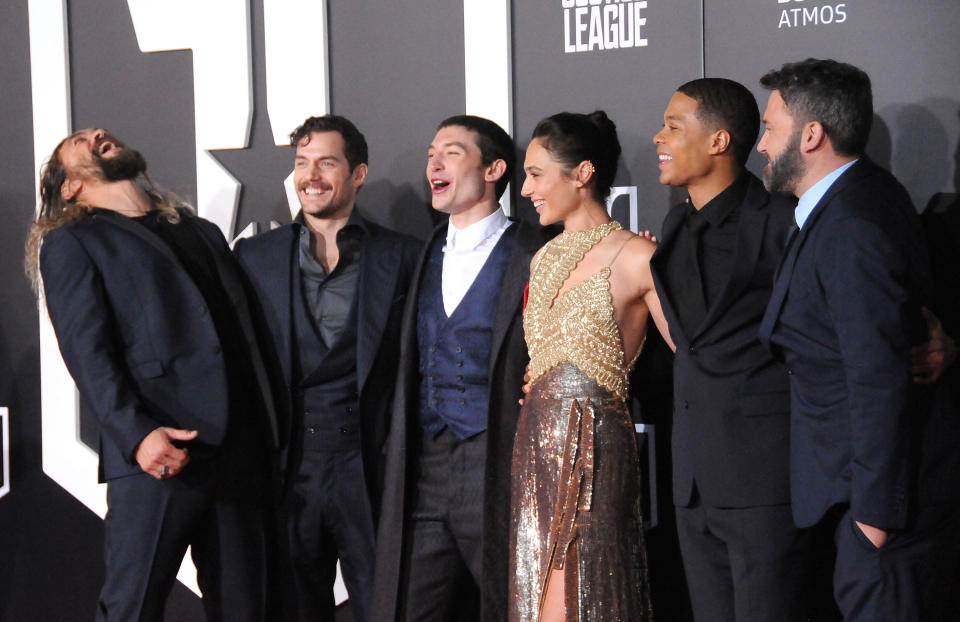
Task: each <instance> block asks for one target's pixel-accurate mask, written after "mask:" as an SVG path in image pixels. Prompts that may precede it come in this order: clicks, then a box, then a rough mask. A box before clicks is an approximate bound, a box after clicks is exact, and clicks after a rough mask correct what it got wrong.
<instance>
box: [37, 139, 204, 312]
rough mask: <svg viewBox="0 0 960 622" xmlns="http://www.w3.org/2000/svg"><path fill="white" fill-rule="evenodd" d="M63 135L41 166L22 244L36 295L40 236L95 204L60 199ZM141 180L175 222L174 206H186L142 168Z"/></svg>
mask: <svg viewBox="0 0 960 622" xmlns="http://www.w3.org/2000/svg"><path fill="white" fill-rule="evenodd" d="M66 141H67V139H66V138H64V139H63V140H61V141H60V144H58V145H57V148H56V149H54V150H53V153H52V154H51V155H50V159H49V160H47V163H46V164H45V165H44V166H43V169H42V172H41V174H40V205H39V206H38V208H37V213H36V218H35V219H34V221H33V223H31V225H30V232H29V234H28V235H27V241H26V244H24V260H23V264H24V271H25V272H26V274H27V278H28V279H30V284H31V285H32V286H33V290H34V292H35V293H37V294H38V295H39V294H40V264H39V255H40V245H41V244H42V243H43V238H44V237H46V235H47V234H48V233H49V232H51V231H53V230H54V229H56V228H58V227H62V226H64V225H68V224H70V223H72V222H75V221H77V220H80V219H82V218H86V217H87V216H88V215H89V214H90V212H91V210H93V209H94V208H96V207H97V206H96V205H87V204H85V203H82V202H80V201H77V200H76V199H71V200H67V199H64V198H63V195H62V194H61V193H60V189H61V188H62V187H63V183H64V182H65V181H66V180H67V168H66V167H65V166H64V165H63V160H62V159H61V158H60V149H61V148H62V147H63V145H64V143H66ZM142 178H143V179H142V181H140V180H138V184H139V185H140V187H141V188H142V189H143V190H144V192H146V193H147V196H149V197H150V201H151V202H152V203H153V209H154V210H160V211H161V212H163V214H164V217H165V218H166V219H167V220H168V221H170V222H178V221H179V220H180V213H179V212H178V211H177V208H178V207H180V208H187V209H190V207H189V206H188V205H187V204H186V203H185V202H184V201H181V200H180V199H179V198H177V197H176V196H175V195H173V194H172V193H166V192H161V191H160V190H158V189H157V188H156V186H155V185H154V184H153V181H151V179H150V177H149V176H147V173H146V171H144V172H143V174H142Z"/></svg>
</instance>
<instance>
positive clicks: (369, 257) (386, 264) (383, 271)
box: [357, 224, 400, 391]
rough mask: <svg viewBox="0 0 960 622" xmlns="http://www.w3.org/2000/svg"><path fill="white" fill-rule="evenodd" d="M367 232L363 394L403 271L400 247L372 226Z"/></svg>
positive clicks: (361, 328) (360, 304) (361, 316)
mask: <svg viewBox="0 0 960 622" xmlns="http://www.w3.org/2000/svg"><path fill="white" fill-rule="evenodd" d="M367 228H368V233H367V235H368V236H369V237H370V239H369V243H367V244H364V245H363V248H362V250H361V252H360V282H359V283H358V284H357V294H358V299H357V387H358V388H359V389H360V390H361V391H362V390H363V387H364V385H365V384H366V382H367V376H368V375H369V374H370V370H371V368H372V367H373V361H374V359H375V358H376V354H377V351H378V350H379V349H380V340H381V339H382V338H383V330H384V328H386V324H387V320H388V318H389V316H390V309H391V307H392V306H393V305H392V302H393V294H394V290H395V289H396V283H397V271H398V269H399V268H400V261H399V259H398V258H396V257H395V255H396V247H394V246H392V245H389V244H384V243H383V238H382V237H381V236H380V235H379V231H377V230H376V228H375V227H373V226H372V225H370V224H367Z"/></svg>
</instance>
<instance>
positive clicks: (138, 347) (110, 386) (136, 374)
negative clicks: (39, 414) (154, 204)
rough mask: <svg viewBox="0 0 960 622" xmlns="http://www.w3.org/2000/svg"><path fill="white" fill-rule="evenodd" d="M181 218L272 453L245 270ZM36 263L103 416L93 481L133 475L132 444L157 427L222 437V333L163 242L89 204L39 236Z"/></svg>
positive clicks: (69, 357) (212, 231)
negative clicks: (222, 301) (243, 367)
mask: <svg viewBox="0 0 960 622" xmlns="http://www.w3.org/2000/svg"><path fill="white" fill-rule="evenodd" d="M181 218H182V219H183V226H189V227H193V228H194V229H195V230H196V231H197V232H198V233H199V234H200V237H201V238H202V239H203V240H204V241H205V242H206V243H207V245H208V247H209V249H210V251H211V255H212V256H213V257H214V260H215V262H216V270H217V273H218V274H219V277H220V280H221V282H222V284H223V288H224V290H225V292H226V294H227V296H229V298H230V300H231V303H232V305H233V307H234V310H235V312H236V314H237V318H238V319H239V321H240V327H241V329H242V330H243V332H244V334H245V335H246V337H247V341H248V343H249V344H250V348H249V352H250V360H251V363H252V365H253V370H254V373H255V376H256V380H257V384H258V389H259V390H260V393H261V395H262V396H263V399H262V402H263V404H264V408H265V411H266V412H264V413H263V415H264V422H265V424H266V425H265V429H268V430H269V434H270V436H271V439H270V440H271V443H270V444H272V446H273V447H274V448H275V447H276V446H277V444H278V442H279V441H278V427H277V416H276V411H275V408H274V403H273V399H272V396H271V387H270V384H269V379H268V376H267V371H266V368H265V366H264V364H263V360H262V358H261V356H260V351H259V348H258V347H257V332H256V330H255V328H254V319H253V317H252V311H251V308H250V305H249V301H248V297H247V294H246V291H245V287H244V283H243V280H242V274H241V272H240V270H239V268H238V267H237V265H236V262H235V261H234V259H233V257H232V255H231V254H230V249H229V247H228V246H227V243H226V241H225V240H224V239H223V235H222V234H221V233H220V230H219V229H217V227H216V226H215V225H213V224H212V223H210V222H207V221H206V220H203V219H201V218H197V217H195V216H192V215H190V214H188V213H186V212H181ZM40 270H41V274H42V275H43V284H44V291H45V298H46V304H47V310H48V311H49V313H50V320H51V322H52V323H53V327H54V330H55V331H56V334H57V341H58V342H59V345H60V352H61V353H62V354H63V360H64V362H65V363H66V365H67V369H69V370H70V373H71V375H72V376H73V378H74V380H75V381H76V383H77V386H78V388H79V390H80V395H81V397H82V398H83V400H84V402H85V403H86V404H87V405H88V406H89V407H90V408H91V409H92V411H93V412H94V413H96V415H97V418H98V419H99V421H100V448H99V449H100V478H101V481H107V480H111V479H114V478H118V477H123V476H126V475H132V474H135V473H140V472H141V469H140V466H139V465H138V464H137V462H136V459H135V457H134V454H135V451H136V448H137V446H138V445H139V444H140V441H141V440H143V438H144V437H145V436H146V435H147V434H149V433H150V432H151V431H152V430H154V429H156V428H157V427H159V426H172V427H175V428H185V429H195V430H198V431H199V436H198V439H197V440H198V441H202V442H204V443H207V444H210V445H218V444H219V443H220V442H221V441H222V440H223V436H224V433H225V432H226V428H227V422H228V419H229V415H230V413H229V412H228V411H229V403H228V401H229V400H228V388H227V377H226V367H225V364H224V360H223V355H222V354H221V344H220V340H219V337H218V336H217V331H216V328H215V327H214V324H213V320H212V319H211V317H210V314H209V313H208V312H207V307H206V303H205V302H204V299H203V296H202V295H201V293H200V290H199V289H198V288H197V286H196V285H195V284H194V282H193V281H192V280H191V279H190V277H189V276H188V275H187V272H186V271H185V270H184V269H183V267H182V266H181V265H180V262H179V260H178V259H177V258H176V256H175V255H174V253H173V251H172V250H171V249H170V247H169V246H168V245H167V244H166V243H165V242H163V240H162V239H160V238H159V237H158V236H157V235H155V234H154V233H152V232H151V231H149V230H148V229H147V228H146V227H144V226H142V225H140V224H139V223H136V222H134V221H133V220H131V219H129V218H127V217H126V216H122V215H120V214H118V213H116V212H113V211H109V210H94V211H93V213H92V214H91V215H90V216H87V217H85V218H83V219H81V220H79V221H76V222H73V223H71V224H68V225H65V226H63V227H60V228H58V229H54V230H53V231H51V232H50V233H48V234H47V236H46V238H45V239H44V242H43V246H42V248H41V251H40ZM188 468H189V467H188Z"/></svg>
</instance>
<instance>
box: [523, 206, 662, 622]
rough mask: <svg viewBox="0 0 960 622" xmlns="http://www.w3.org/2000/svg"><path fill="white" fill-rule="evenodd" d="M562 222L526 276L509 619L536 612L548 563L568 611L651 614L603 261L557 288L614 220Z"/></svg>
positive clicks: (596, 618) (632, 616)
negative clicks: (526, 380) (576, 225)
mask: <svg viewBox="0 0 960 622" xmlns="http://www.w3.org/2000/svg"><path fill="white" fill-rule="evenodd" d="M619 228H620V225H619V224H618V223H616V222H611V223H609V224H606V225H601V226H599V227H594V228H592V229H588V230H587V231H581V232H564V233H562V234H560V235H559V236H558V237H557V238H555V239H554V240H553V241H551V242H549V243H548V244H547V245H546V246H545V247H544V249H543V251H542V252H541V253H540V256H539V257H538V260H537V263H536V265H535V266H534V268H533V270H532V273H531V275H530V291H529V295H528V300H527V306H526V309H525V311H524V321H523V326H524V332H525V334H526V340H527V348H528V349H529V351H530V373H531V391H530V393H529V394H528V395H527V397H526V398H525V400H524V405H523V409H522V410H521V411H520V418H519V421H518V423H517V435H516V440H515V442H514V450H513V466H512V469H513V473H512V490H511V526H510V527H511V528H510V555H511V560H510V620H511V621H512V622H536V621H537V620H538V619H539V614H540V609H541V606H542V598H543V594H544V588H545V587H546V582H547V579H548V578H549V570H550V569H551V568H554V569H559V568H565V571H564V585H565V589H564V592H565V597H566V610H567V620H571V621H573V620H580V621H583V622H601V621H607V620H611V621H612V620H622V621H644V620H649V619H650V604H649V603H650V599H649V590H648V586H647V565H646V552H645V548H644V543H643V530H642V518H641V514H640V484H639V464H638V460H637V447H636V440H635V436H634V431H633V423H632V421H631V419H630V414H629V413H628V411H627V408H626V397H627V373H628V370H629V368H630V367H631V366H632V363H633V361H632V359H633V358H635V357H632V358H631V361H630V362H629V363H628V362H626V361H625V357H624V352H623V343H622V339H621V336H620V330H619V328H618V327H617V324H616V321H615V320H614V317H613V305H612V301H611V298H610V282H609V276H610V268H609V267H605V268H603V269H602V270H600V271H599V272H597V273H595V274H593V275H592V276H590V277H589V278H587V279H586V280H584V281H582V282H579V283H577V284H576V285H574V286H573V287H572V288H571V289H570V290H569V291H567V292H564V294H563V295H562V296H559V297H558V296H557V294H558V292H559V291H560V288H561V286H562V285H563V283H564V281H565V280H566V279H567V277H568V276H569V274H570V272H571V271H572V270H573V268H574V267H575V266H576V264H577V263H578V262H579V261H580V259H581V258H582V257H583V255H584V254H586V252H587V251H588V250H589V249H590V248H592V246H593V245H594V244H596V243H597V242H598V241H599V240H600V239H602V238H603V237H604V236H606V235H607V234H609V233H610V231H613V230H616V229H619Z"/></svg>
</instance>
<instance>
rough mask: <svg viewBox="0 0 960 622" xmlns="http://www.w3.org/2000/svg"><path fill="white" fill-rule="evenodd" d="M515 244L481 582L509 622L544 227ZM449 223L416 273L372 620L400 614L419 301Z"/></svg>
mask: <svg viewBox="0 0 960 622" xmlns="http://www.w3.org/2000/svg"><path fill="white" fill-rule="evenodd" d="M517 226H518V227H519V228H518V229H517V233H516V237H515V238H514V241H513V249H512V250H511V251H510V260H509V263H508V265H507V271H506V273H505V274H504V277H503V283H502V285H501V288H500V296H499V300H498V301H497V315H496V318H495V320H494V325H493V335H492V338H491V339H492V343H491V348H490V353H491V354H490V367H489V370H490V375H489V379H488V382H487V386H488V387H489V402H488V419H487V462H486V473H485V474H484V500H483V507H484V510H483V511H484V533H483V568H484V579H483V584H482V585H481V586H480V591H481V602H482V616H483V619H484V620H504V619H506V612H507V559H508V557H509V556H508V555H507V546H508V542H509V527H510V463H511V459H512V456H513V437H514V434H515V433H516V429H517V415H518V414H519V413H520V405H519V404H518V400H519V399H520V398H521V397H522V395H523V393H522V392H521V390H520V388H521V386H522V385H523V374H524V369H525V368H526V365H527V362H528V361H529V358H528V356H527V345H526V342H525V341H524V338H523V318H522V315H521V312H522V308H523V292H524V289H525V287H526V283H527V281H528V280H529V278H530V260H531V259H532V258H533V254H534V253H535V252H536V251H537V249H538V248H540V247H541V246H542V245H543V244H544V243H545V242H546V241H547V239H548V238H547V237H546V236H545V234H544V233H543V232H542V231H540V230H539V229H538V228H537V227H535V226H533V225H530V224H527V223H524V222H521V223H519V224H518V225H517ZM446 230H447V223H446V222H444V223H443V224H441V225H440V226H438V227H437V228H436V229H434V231H433V233H432V235H431V236H430V240H428V242H427V244H426V245H425V246H424V251H423V253H422V254H421V256H420V261H419V263H418V265H417V271H416V273H415V274H414V278H413V283H412V286H411V288H410V293H409V295H408V296H407V307H406V309H405V310H404V316H403V331H402V334H401V349H400V374H399V377H398V378H397V391H396V395H395V396H394V399H395V402H394V404H395V405H394V415H395V416H394V417H393V422H392V424H391V426H390V436H389V439H388V441H387V470H386V472H387V480H386V482H385V485H384V493H383V513H382V514H381V517H380V529H379V531H378V534H377V571H376V579H375V583H374V605H373V612H374V613H373V616H372V617H373V619H375V620H393V619H395V618H396V615H397V602H398V589H399V584H400V567H401V560H402V556H403V535H404V529H405V522H404V521H405V518H406V514H407V512H408V510H409V508H408V507H407V505H406V503H407V501H408V500H409V493H408V490H407V487H408V486H415V482H413V481H412V475H411V471H412V468H413V467H415V466H416V458H417V457H416V456H415V455H411V454H410V453H409V452H408V447H410V446H411V445H413V446H416V445H417V444H418V439H419V437H420V436H421V435H422V434H423V430H422V426H421V425H420V417H419V414H418V409H419V400H420V373H419V362H420V353H419V348H418V346H417V300H418V299H419V296H420V276H421V274H422V272H423V267H424V264H425V263H426V259H427V256H428V254H429V250H430V245H431V243H432V241H433V240H435V239H436V238H437V236H440V235H444V233H445V232H446Z"/></svg>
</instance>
